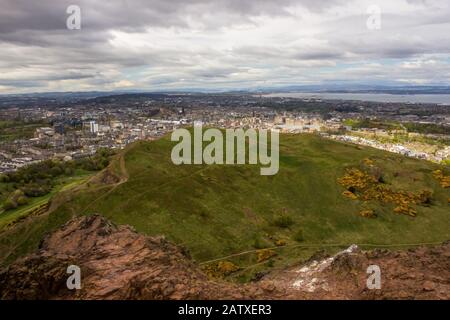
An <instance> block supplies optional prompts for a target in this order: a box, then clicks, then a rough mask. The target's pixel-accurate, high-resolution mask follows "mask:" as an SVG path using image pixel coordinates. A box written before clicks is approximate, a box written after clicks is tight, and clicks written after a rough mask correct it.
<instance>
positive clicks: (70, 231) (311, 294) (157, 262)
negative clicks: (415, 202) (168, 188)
mask: <svg viewBox="0 0 450 320" xmlns="http://www.w3.org/2000/svg"><path fill="white" fill-rule="evenodd" d="M372 264H376V265H379V266H380V268H381V270H382V289H381V290H368V289H367V287H366V279H367V274H366V269H367V266H368V265H372ZM70 265H76V266H78V267H79V268H80V270H81V286H82V287H81V289H80V290H69V289H68V288H67V285H66V281H67V279H68V277H69V276H70V274H67V267H68V266H70ZM0 298H1V299H383V298H384V299H391V298H392V299H413V298H419V299H435V298H439V299H449V298H450V244H449V243H446V244H444V245H442V246H438V247H432V248H428V247H423V248H418V249H415V250H409V251H398V252H397V251H395V252H391V251H386V250H375V251H371V252H362V251H360V250H359V249H358V248H357V247H351V248H349V249H348V250H346V251H343V252H341V253H340V254H338V255H336V256H334V257H322V258H321V259H319V260H311V261H310V262H308V263H306V264H304V265H301V266H298V267H292V268H289V269H287V270H283V271H280V272H277V273H272V274H269V275H267V276H265V277H264V278H263V279H261V280H260V281H258V282H254V283H250V284H246V285H238V284H232V283H228V282H225V281H222V282H221V281H211V280H209V279H208V278H207V277H206V275H205V274H204V273H203V272H202V271H201V270H200V269H199V268H198V266H197V265H195V264H194V263H193V262H192V260H191V259H190V257H189V255H188V254H187V253H186V252H185V251H184V250H183V249H182V248H180V247H178V246H176V245H174V244H172V243H170V242H168V241H167V240H165V239H164V238H163V237H148V236H144V235H141V234H139V233H137V232H135V231H134V230H133V229H132V228H131V227H128V226H116V225H114V224H112V223H111V222H109V221H108V220H106V219H105V218H103V217H101V216H98V215H94V216H89V217H79V218H76V219H73V220H71V221H70V222H68V223H67V224H65V225H64V226H62V227H61V228H60V229H58V230H57V231H55V232H54V233H52V234H50V235H48V236H47V237H46V238H45V239H44V240H43V241H42V243H41V245H40V248H39V250H38V251H36V252H35V253H33V254H30V255H28V256H27V257H24V258H22V259H19V260H18V261H16V262H15V263H13V264H12V265H10V266H8V267H7V268H5V269H3V270H2V271H0Z"/></svg>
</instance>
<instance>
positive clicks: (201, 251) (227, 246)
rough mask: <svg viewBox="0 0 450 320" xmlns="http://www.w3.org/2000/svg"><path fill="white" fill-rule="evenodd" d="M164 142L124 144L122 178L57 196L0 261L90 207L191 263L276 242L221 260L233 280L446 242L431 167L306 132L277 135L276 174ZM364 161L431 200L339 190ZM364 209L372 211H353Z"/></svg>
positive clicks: (0, 241) (5, 246) (448, 235)
mask: <svg viewBox="0 0 450 320" xmlns="http://www.w3.org/2000/svg"><path fill="white" fill-rule="evenodd" d="M172 146H173V143H172V142H170V140H169V139H168V138H163V139H161V140H158V141H153V142H138V143H136V144H133V145H132V146H130V147H129V148H127V149H126V150H125V152H124V153H123V154H121V155H119V156H117V160H115V161H113V162H112V164H111V165H110V169H109V174H112V173H115V174H116V175H119V176H121V177H122V178H123V177H125V176H126V179H125V178H124V179H121V181H120V183H116V184H111V185H105V184H101V183H100V182H99V181H100V180H102V179H100V178H99V179H97V180H98V181H97V182H90V183H88V184H85V185H84V187H83V188H79V190H78V191H77V192H69V193H64V192H63V193H62V194H64V197H62V198H61V199H60V200H59V202H60V205H59V206H58V207H57V208H56V209H55V210H52V212H51V213H50V214H48V215H45V216H43V217H39V218H37V219H35V220H33V221H32V222H27V223H25V224H23V225H20V226H18V227H17V228H15V229H14V230H9V231H7V232H3V233H0V259H2V260H3V263H8V262H10V261H12V260H13V259H14V258H16V257H17V256H20V255H22V254H23V253H25V252H28V251H29V250H31V249H33V248H35V247H36V246H37V243H38V241H39V240H40V238H41V237H42V235H43V234H44V233H45V232H47V231H49V230H52V229H53V228H55V227H57V226H59V225H60V224H61V223H63V222H65V221H67V220H68V219H70V218H71V217H73V216H74V215H80V214H93V213H100V214H102V215H104V216H106V217H108V218H110V219H111V220H112V221H114V222H116V223H118V224H129V225H132V226H133V227H135V228H136V230H137V231H139V232H143V233H145V234H148V235H165V236H166V237H167V238H168V239H170V240H172V241H174V242H176V243H177V244H180V245H182V246H184V247H186V248H187V249H188V250H189V252H190V253H191V255H192V256H193V258H194V259H195V260H196V261H197V262H199V263H201V262H205V261H209V260H213V259H216V258H220V257H224V256H227V255H230V254H234V253H239V252H242V251H248V250H259V249H262V248H271V247H276V246H277V245H283V246H285V247H279V248H278V249H273V251H274V252H275V253H277V255H276V256H275V257H274V258H273V259H269V260H267V261H265V262H264V263H263V264H259V263H258V258H257V255H256V254H253V253H250V254H246V255H241V256H237V257H232V258H230V259H229V260H232V261H233V263H235V264H237V265H239V266H240V267H241V268H243V269H242V272H240V273H238V274H237V275H236V276H235V277H236V278H238V279H240V280H247V279H248V278H249V277H252V276H253V275H254V274H255V273H256V272H259V271H263V270H266V269H268V268H276V267H283V266H285V265H287V264H290V263H292V262H294V261H298V260H299V259H305V258H307V257H309V255H311V254H312V253H313V252H314V251H317V250H318V249H320V247H321V246H323V247H324V248H328V249H327V250H330V251H333V250H337V249H339V248H340V247H342V246H345V245H347V244H348V245H349V244H353V243H357V244H368V245H375V246H376V245H379V246H382V245H394V246H401V245H403V244H416V243H429V242H440V241H444V240H448V239H450V210H449V209H450V206H449V203H448V199H449V197H450V190H449V189H444V188H442V187H441V186H440V185H439V183H438V181H436V180H435V179H434V178H433V175H432V171H433V170H436V169H438V168H441V167H439V166H438V165H434V164H431V163H428V162H425V161H420V160H415V159H409V158H405V157H402V156H399V155H395V154H391V153H387V152H383V151H380V150H375V149H372V148H363V147H358V146H354V145H349V144H344V143H340V142H335V141H330V140H325V139H323V138H320V137H318V136H313V135H281V136H280V170H279V173H278V174H277V175H275V176H261V175H260V172H259V168H260V167H259V166H254V165H239V166H237V165H234V166H233V165H211V166H206V165H181V166H175V165H173V164H172V162H171V160H170V152H171V149H172ZM366 158H370V159H371V160H372V161H373V163H374V164H375V165H376V166H378V167H379V168H381V170H382V172H383V177H384V180H385V183H386V184H387V185H389V187H390V188H392V189H394V190H405V191H411V192H416V191H421V190H430V191H433V201H432V203H431V205H429V206H418V207H417V208H416V209H417V212H418V214H417V217H415V218H412V217H408V216H406V215H398V214H395V213H393V205H391V204H383V203H379V202H376V201H368V202H362V201H359V200H351V199H348V198H346V197H344V196H342V192H343V191H344V188H343V187H342V186H340V185H339V184H338V183H337V180H338V178H339V177H341V176H342V175H343V174H344V173H345V170H346V168H350V167H355V166H360V164H361V162H363V161H364V159H366ZM100 175H103V176H105V172H103V173H101V174H100ZM367 208H369V209H372V210H374V211H375V212H376V214H377V215H378V217H377V218H375V219H369V218H364V217H361V216H360V215H359V212H360V211H361V209H367ZM299 235H301V237H300V236H299ZM301 238H302V239H301ZM11 248H14V250H13V252H12V251H11ZM4 252H8V253H9V254H8V255H5V254H4ZM253 265H256V266H254V267H249V266H253Z"/></svg>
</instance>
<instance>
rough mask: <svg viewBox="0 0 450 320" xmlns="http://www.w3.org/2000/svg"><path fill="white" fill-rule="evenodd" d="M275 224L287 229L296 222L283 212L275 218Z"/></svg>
mask: <svg viewBox="0 0 450 320" xmlns="http://www.w3.org/2000/svg"><path fill="white" fill-rule="evenodd" d="M273 224H274V225H275V226H277V227H279V228H283V229H286V228H289V227H290V226H292V225H293V224H294V220H293V219H292V218H291V217H290V216H288V215H285V214H282V215H279V216H277V217H276V218H275V219H274V221H273Z"/></svg>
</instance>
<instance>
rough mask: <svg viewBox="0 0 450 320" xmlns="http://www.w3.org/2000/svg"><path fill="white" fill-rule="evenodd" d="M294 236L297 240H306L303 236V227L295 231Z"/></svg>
mask: <svg viewBox="0 0 450 320" xmlns="http://www.w3.org/2000/svg"><path fill="white" fill-rule="evenodd" d="M293 238H294V240H295V241H297V242H303V241H304V240H305V238H304V236H303V230H302V229H299V230H297V232H295V234H294V236H293Z"/></svg>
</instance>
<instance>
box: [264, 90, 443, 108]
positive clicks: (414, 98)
mask: <svg viewBox="0 0 450 320" xmlns="http://www.w3.org/2000/svg"><path fill="white" fill-rule="evenodd" d="M264 96H265V97H280V98H282V97H285V98H306V99H308V98H316V99H322V100H356V101H372V102H394V103H395V102H400V103H435V104H443V105H450V94H387V93H329V92H315V93H306V92H282V93H270V94H265V95H264Z"/></svg>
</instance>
